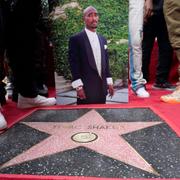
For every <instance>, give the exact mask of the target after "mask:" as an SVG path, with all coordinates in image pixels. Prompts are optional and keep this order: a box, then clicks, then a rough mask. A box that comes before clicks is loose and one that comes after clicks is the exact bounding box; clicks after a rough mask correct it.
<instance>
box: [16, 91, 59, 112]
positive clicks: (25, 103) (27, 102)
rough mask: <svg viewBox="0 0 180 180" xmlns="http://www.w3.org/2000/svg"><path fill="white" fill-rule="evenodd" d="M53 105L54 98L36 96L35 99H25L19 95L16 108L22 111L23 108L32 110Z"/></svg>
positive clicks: (54, 102)
mask: <svg viewBox="0 0 180 180" xmlns="http://www.w3.org/2000/svg"><path fill="white" fill-rule="evenodd" d="M55 104H56V99H55V98H46V97H44V96H40V95H38V96H36V97H35V98H27V97H23V96H21V95H20V94H19V95H18V103H17V107H18V108H21V109H24V108H32V107H38V106H53V105H55Z"/></svg>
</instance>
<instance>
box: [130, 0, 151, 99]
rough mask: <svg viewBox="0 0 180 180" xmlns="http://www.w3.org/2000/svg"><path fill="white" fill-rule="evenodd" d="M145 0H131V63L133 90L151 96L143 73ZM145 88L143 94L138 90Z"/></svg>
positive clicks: (144, 95) (143, 95)
mask: <svg viewBox="0 0 180 180" xmlns="http://www.w3.org/2000/svg"><path fill="white" fill-rule="evenodd" d="M143 12H144V0H129V50H130V52H129V65H130V70H129V71H130V80H131V87H132V90H133V91H134V92H135V93H136V94H137V95H139V96H140V97H149V93H148V92H147V91H145V89H144V86H145V84H146V80H145V79H144V78H143V73H142V37H143V18H144V13H143ZM140 89H141V90H142V89H143V91H142V92H143V93H142V96H141V94H138V90H140Z"/></svg>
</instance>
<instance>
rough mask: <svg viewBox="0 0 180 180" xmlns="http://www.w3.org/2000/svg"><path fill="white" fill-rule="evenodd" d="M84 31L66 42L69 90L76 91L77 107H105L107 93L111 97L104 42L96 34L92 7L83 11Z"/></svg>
mask: <svg viewBox="0 0 180 180" xmlns="http://www.w3.org/2000/svg"><path fill="white" fill-rule="evenodd" d="M83 20H84V23H85V29H84V30H83V31H81V32H80V33H78V34H76V35H73V36H72V37H70V40H69V63H70V68H71V73H72V77H73V82H72V87H73V88H75V89H76V91H77V96H78V98H77V104H104V103H105V102H106V95H107V89H108V90H109V94H110V96H113V94H114V89H113V81H112V78H111V74H110V71H109V62H108V52H107V42H106V39H105V38H104V37H103V36H101V35H99V34H97V33H96V29H97V25H98V20H99V16H98V12H97V10H96V9H95V8H94V7H93V6H89V7H87V8H86V9H85V10H84V11H83Z"/></svg>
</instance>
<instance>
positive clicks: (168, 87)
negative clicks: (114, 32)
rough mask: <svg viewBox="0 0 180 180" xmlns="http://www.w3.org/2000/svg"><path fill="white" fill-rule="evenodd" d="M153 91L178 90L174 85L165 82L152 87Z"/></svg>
mask: <svg viewBox="0 0 180 180" xmlns="http://www.w3.org/2000/svg"><path fill="white" fill-rule="evenodd" d="M152 88H153V89H158V90H169V91H174V90H175V89H176V86H175V85H172V84H171V83H169V82H165V83H155V84H154V85H153V86H152Z"/></svg>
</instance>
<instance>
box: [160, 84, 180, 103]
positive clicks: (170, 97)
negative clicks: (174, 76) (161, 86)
mask: <svg viewBox="0 0 180 180" xmlns="http://www.w3.org/2000/svg"><path fill="white" fill-rule="evenodd" d="M160 99H161V101H163V102H166V103H171V104H180V86H179V87H178V88H176V90H175V91H174V92H173V93H171V94H167V95H164V96H161V97H160Z"/></svg>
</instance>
